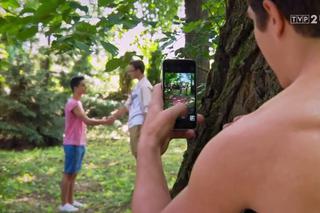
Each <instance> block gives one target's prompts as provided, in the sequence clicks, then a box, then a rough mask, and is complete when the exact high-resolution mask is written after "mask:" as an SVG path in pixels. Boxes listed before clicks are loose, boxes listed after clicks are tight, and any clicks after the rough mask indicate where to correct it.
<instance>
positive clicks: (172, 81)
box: [164, 72, 196, 121]
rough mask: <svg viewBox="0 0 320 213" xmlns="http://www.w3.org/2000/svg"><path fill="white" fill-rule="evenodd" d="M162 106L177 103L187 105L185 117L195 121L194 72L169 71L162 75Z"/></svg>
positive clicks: (167, 106)
mask: <svg viewBox="0 0 320 213" xmlns="http://www.w3.org/2000/svg"><path fill="white" fill-rule="evenodd" d="M164 93H165V95H164V97H165V99H164V107H165V108H169V107H171V106H173V105H175V104H177V103H184V104H186V105H187V107H188V115H187V117H183V118H182V119H187V120H189V121H195V104H196V103H195V85H194V73H171V72H166V73H165V75H164Z"/></svg>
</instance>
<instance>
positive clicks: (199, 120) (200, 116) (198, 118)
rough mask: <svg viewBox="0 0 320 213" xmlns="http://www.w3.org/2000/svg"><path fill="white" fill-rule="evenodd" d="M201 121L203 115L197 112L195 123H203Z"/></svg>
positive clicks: (202, 120)
mask: <svg viewBox="0 0 320 213" xmlns="http://www.w3.org/2000/svg"><path fill="white" fill-rule="evenodd" d="M203 122H204V116H203V115H201V114H197V123H198V124H203Z"/></svg>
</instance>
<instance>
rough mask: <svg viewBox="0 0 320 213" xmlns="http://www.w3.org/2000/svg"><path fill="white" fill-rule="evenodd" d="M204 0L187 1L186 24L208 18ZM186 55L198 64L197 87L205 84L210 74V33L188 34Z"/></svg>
mask: <svg viewBox="0 0 320 213" xmlns="http://www.w3.org/2000/svg"><path fill="white" fill-rule="evenodd" d="M202 2H203V0H185V13H186V23H190V22H195V21H198V20H203V19H206V18H207V14H206V13H205V12H204V11H203V10H202ZM185 36H186V43H185V55H186V57H187V58H192V59H195V61H196V64H197V85H198V86H200V85H201V84H204V83H205V82H206V79H207V75H208V72H209V67H210V64H209V33H208V32H207V31H205V30H203V31H202V32H200V33H199V32H198V33H196V32H190V33H186V35H185Z"/></svg>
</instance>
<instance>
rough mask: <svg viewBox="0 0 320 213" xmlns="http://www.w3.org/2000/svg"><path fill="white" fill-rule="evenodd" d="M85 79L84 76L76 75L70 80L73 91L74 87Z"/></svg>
mask: <svg viewBox="0 0 320 213" xmlns="http://www.w3.org/2000/svg"><path fill="white" fill-rule="evenodd" d="M83 80H84V77H83V76H75V77H73V78H72V79H71V81H70V87H71V90H72V92H73V91H74V88H75V87H77V86H79V84H80V82H81V81H83Z"/></svg>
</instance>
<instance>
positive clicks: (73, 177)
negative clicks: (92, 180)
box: [67, 174, 77, 204]
mask: <svg viewBox="0 0 320 213" xmlns="http://www.w3.org/2000/svg"><path fill="white" fill-rule="evenodd" d="M76 177H77V174H73V175H71V176H70V185H69V190H68V191H69V194H68V197H67V200H68V203H70V204H73V195H74V184H75V182H76Z"/></svg>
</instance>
